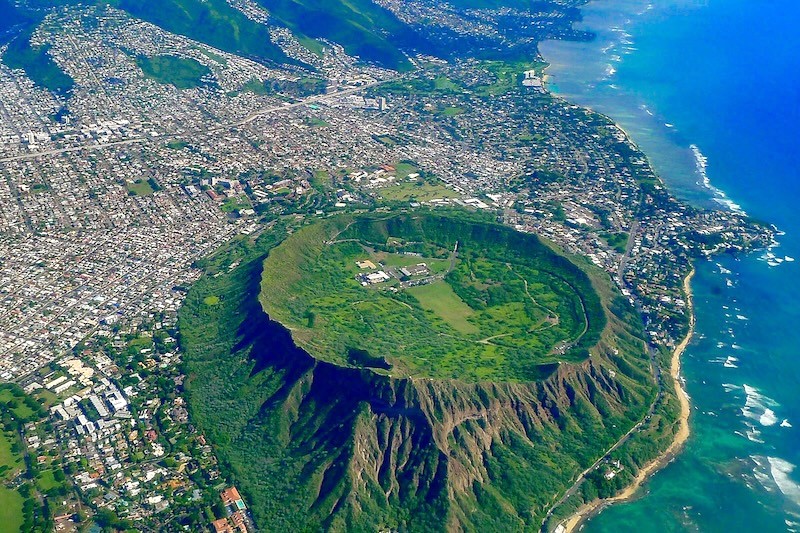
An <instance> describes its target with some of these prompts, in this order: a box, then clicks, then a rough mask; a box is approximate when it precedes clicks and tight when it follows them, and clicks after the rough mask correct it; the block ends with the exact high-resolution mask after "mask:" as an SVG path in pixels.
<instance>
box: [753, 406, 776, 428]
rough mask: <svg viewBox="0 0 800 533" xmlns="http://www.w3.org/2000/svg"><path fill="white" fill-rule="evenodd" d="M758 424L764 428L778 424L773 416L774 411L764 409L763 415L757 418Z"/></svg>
mask: <svg viewBox="0 0 800 533" xmlns="http://www.w3.org/2000/svg"><path fill="white" fill-rule="evenodd" d="M758 422H759V424H761V425H762V426H765V427H769V426H774V425H775V424H777V423H778V418H777V417H776V416H775V411H773V410H772V409H769V408H767V409H764V414H763V415H761V416H760V417H759V418H758Z"/></svg>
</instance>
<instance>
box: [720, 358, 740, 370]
mask: <svg viewBox="0 0 800 533" xmlns="http://www.w3.org/2000/svg"><path fill="white" fill-rule="evenodd" d="M738 361H739V360H738V359H736V358H735V357H733V356H731V355H729V356H728V358H727V359H725V362H724V363H722V366H724V367H725V368H739V366H738V365H737V364H736V363H737V362H738Z"/></svg>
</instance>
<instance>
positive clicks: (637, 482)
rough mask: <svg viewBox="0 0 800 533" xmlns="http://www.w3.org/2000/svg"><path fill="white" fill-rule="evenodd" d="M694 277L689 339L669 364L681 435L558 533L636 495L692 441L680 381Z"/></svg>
mask: <svg viewBox="0 0 800 533" xmlns="http://www.w3.org/2000/svg"><path fill="white" fill-rule="evenodd" d="M693 276H694V269H692V271H691V272H689V274H688V275H687V276H686V278H685V279H684V280H683V290H684V293H685V294H686V299H687V307H688V310H689V331H688V332H687V333H686V337H684V339H683V340H682V341H681V342H680V344H678V346H676V347H675V350H674V351H673V352H672V361H671V363H670V374H671V375H672V378H673V380H674V382H675V390H676V392H677V395H678V401H679V402H680V405H681V414H680V417H679V418H678V431H677V433H675V439H674V440H673V441H672V444H670V445H669V447H668V448H667V449H666V450H665V451H664V453H663V454H661V455H660V456H659V457H657V458H656V459H654V460H653V461H651V462H649V463H647V464H646V465H645V466H644V467H643V468H642V469H641V470H639V473H638V474H637V475H636V478H634V480H633V482H632V483H631V484H630V485H628V487H627V488H625V490H623V491H622V492H620V493H619V494H617V495H616V496H613V497H611V498H606V499H604V500H596V501H594V502H590V503H588V504H586V505H583V506H582V507H580V508H579V509H578V510H577V511H575V513H574V514H573V515H572V516H570V517H569V518H568V519H567V520H566V521H564V522H562V523H561V527H563V529H561V528H559V531H565V532H566V533H570V532H572V531H576V530H577V529H578V528H579V527H580V526H581V524H582V523H583V522H585V521H586V520H588V519H589V518H591V517H592V516H593V515H595V514H597V513H598V512H600V511H601V510H602V509H604V508H605V507H607V506H609V505H612V504H614V503H618V502H622V501H625V500H628V499H630V498H632V497H633V496H634V494H636V491H638V490H639V488H640V487H641V485H642V483H643V482H644V481H645V480H646V479H647V478H648V477H649V476H650V475H651V474H653V473H654V472H656V471H657V470H659V469H660V468H662V467H663V466H665V465H666V464H667V463H669V462H670V461H671V460H672V459H673V458H674V457H675V455H677V453H678V452H679V451H680V449H681V447H682V446H683V444H684V443H685V442H686V440H687V439H688V438H689V413H690V405H689V397H688V396H687V395H686V391H685V390H684V389H683V384H682V383H681V380H680V372H681V355H683V352H684V351H685V350H686V347H687V346H688V345H689V342H690V341H691V340H692V335H693V334H694V326H695V317H694V305H693V302H692V289H691V281H692V277H693Z"/></svg>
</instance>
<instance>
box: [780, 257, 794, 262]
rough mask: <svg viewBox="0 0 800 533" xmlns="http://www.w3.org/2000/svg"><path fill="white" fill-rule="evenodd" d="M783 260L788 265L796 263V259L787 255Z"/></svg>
mask: <svg viewBox="0 0 800 533" xmlns="http://www.w3.org/2000/svg"><path fill="white" fill-rule="evenodd" d="M783 260H784V261H786V262H787V263H793V262H794V257H789V256H788V255H787V256H784V258H783Z"/></svg>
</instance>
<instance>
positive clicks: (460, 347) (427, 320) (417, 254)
mask: <svg viewBox="0 0 800 533" xmlns="http://www.w3.org/2000/svg"><path fill="white" fill-rule="evenodd" d="M358 262H361V265H359V264H358ZM369 263H371V264H369ZM423 265H424V266H423ZM373 266H374V268H373ZM401 269H405V272H403V270H401ZM379 272H384V273H386V274H387V275H389V277H390V279H389V280H387V281H380V282H376V283H370V282H369V280H368V279H367V278H366V276H367V275H369V274H373V275H374V274H376V273H379ZM379 276H380V274H379ZM260 299H261V303H262V306H263V307H264V310H265V311H266V312H267V314H269V315H270V317H271V318H272V319H273V320H277V321H278V322H280V323H282V324H283V325H284V326H286V327H287V328H289V329H290V330H291V332H292V337H293V338H294V340H295V342H296V343H297V344H298V346H300V347H301V348H303V349H304V350H305V351H307V352H308V353H309V354H311V355H313V356H314V357H316V358H318V359H321V360H324V361H328V362H331V363H335V364H338V365H344V366H352V367H369V368H372V369H374V370H375V371H376V372H382V373H388V374H390V375H392V376H414V377H428V378H434V379H459V380H464V381H531V380H536V379H542V378H544V377H546V376H547V375H549V374H550V373H551V372H552V371H553V370H554V369H555V368H556V366H557V364H558V363H559V362H564V361H568V362H576V361H580V360H583V359H584V358H586V357H587V356H588V349H589V348H591V347H592V346H594V344H595V343H597V341H598V339H599V338H600V334H601V332H602V329H603V327H604V326H605V315H604V312H603V308H602V306H601V304H600V298H599V297H598V295H597V293H596V292H595V291H594V289H593V288H592V285H591V282H590V280H589V278H588V276H587V275H586V273H585V272H584V271H583V270H581V269H580V268H579V267H578V266H576V265H575V264H574V263H572V262H571V261H570V260H569V259H567V258H566V257H564V256H563V255H560V254H559V253H557V252H555V251H554V250H553V249H552V248H550V247H549V246H547V245H545V244H544V243H542V242H541V241H540V240H539V239H538V238H537V237H535V236H533V235H527V234H522V233H519V232H516V231H513V230H512V229H510V228H506V227H503V226H499V225H494V224H488V223H483V222H475V221H470V220H467V219H464V218H461V217H450V216H436V215H408V214H401V215H392V216H387V217H386V218H375V217H366V216H364V217H338V218H333V219H327V220H325V221H322V222H318V223H315V224H313V225H310V226H307V227H304V228H303V229H301V230H299V231H298V232H296V233H295V234H293V235H292V236H290V237H289V238H288V239H286V240H285V241H284V242H283V243H281V245H280V246H278V247H277V248H275V249H274V250H272V252H271V253H270V254H269V257H268V258H267V259H266V261H265V262H264V272H263V278H262V283H261V297H260Z"/></svg>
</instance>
